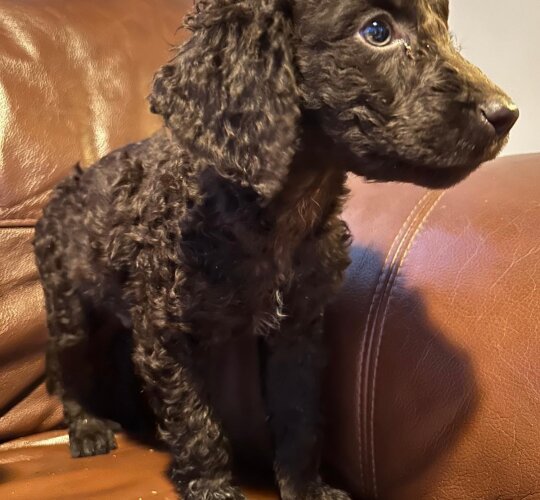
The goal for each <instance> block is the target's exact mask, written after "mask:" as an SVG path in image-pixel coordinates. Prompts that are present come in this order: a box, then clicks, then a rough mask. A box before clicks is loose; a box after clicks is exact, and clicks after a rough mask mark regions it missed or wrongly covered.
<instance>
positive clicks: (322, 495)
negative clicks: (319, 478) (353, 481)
mask: <svg viewBox="0 0 540 500" xmlns="http://www.w3.org/2000/svg"><path fill="white" fill-rule="evenodd" d="M306 500H351V497H350V496H349V495H348V494H347V493H345V492H344V491H341V490H338V489H335V488H331V487H330V486H328V485H326V484H320V485H317V486H315V487H314V488H313V490H312V491H310V492H309V494H308V496H307V497H306Z"/></svg>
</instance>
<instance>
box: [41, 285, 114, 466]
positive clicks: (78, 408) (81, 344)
mask: <svg viewBox="0 0 540 500" xmlns="http://www.w3.org/2000/svg"><path fill="white" fill-rule="evenodd" d="M50 287H51V283H48V282H47V281H46V282H45V302H46V307H47V323H48V327H49V335H50V336H49V341H48V346H47V387H48V390H49V392H51V393H53V394H56V395H57V396H59V397H60V398H61V400H62V403H63V407H64V419H65V422H66V424H67V425H68V429H69V445H70V450H71V455H72V456H73V457H75V458H77V457H87V456H92V455H102V454H105V453H108V452H109V451H110V450H112V449H114V448H116V440H115V437H114V432H113V429H112V423H111V422H109V421H107V420H103V419H100V418H98V417H96V416H94V415H92V414H91V413H90V412H88V411H87V410H86V409H85V408H83V406H82V405H81V400H82V399H84V397H85V396H88V395H89V394H90V393H91V389H92V384H93V370H92V367H91V364H90V362H89V359H88V343H89V328H88V323H87V317H86V314H85V308H84V305H83V303H82V301H81V299H80V297H79V296H78V294H77V293H76V292H75V291H73V290H71V289H69V288H66V289H65V290H59V289H56V290H51V289H50Z"/></svg>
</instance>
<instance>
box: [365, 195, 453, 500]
mask: <svg viewBox="0 0 540 500" xmlns="http://www.w3.org/2000/svg"><path fill="white" fill-rule="evenodd" d="M445 193H446V192H445V191H443V192H441V193H436V195H433V196H430V200H429V202H428V203H427V205H426V207H425V208H426V210H425V211H422V212H423V213H419V214H418V217H417V218H416V220H415V221H414V223H413V224H411V227H410V228H409V231H407V235H406V236H405V237H404V239H403V241H402V243H403V244H407V246H406V247H405V249H404V250H403V252H400V249H401V248H400V249H398V251H397V252H396V259H394V262H396V261H397V264H395V265H394V266H393V269H392V270H391V275H390V277H389V279H388V281H387V288H386V290H385V293H384V296H383V297H382V299H381V301H380V306H381V307H384V310H383V315H382V318H381V321H380V323H379V324H378V325H374V327H376V328H377V333H378V335H377V349H376V354H375V362H374V366H373V377H372V381H373V383H372V388H371V408H370V410H371V411H370V417H369V418H370V433H371V443H370V444H371V447H370V450H371V473H372V479H373V492H374V496H375V498H378V485H377V470H376V463H375V396H376V386H377V371H378V366H379V357H380V353H381V346H382V339H383V336H384V326H385V324H386V318H387V315H388V311H389V309H390V301H391V298H392V294H393V291H394V285H395V283H396V282H397V278H398V276H399V273H400V271H401V269H402V267H403V264H404V262H405V260H406V259H407V257H408V255H409V253H410V251H411V248H412V246H413V245H414V242H415V241H416V238H417V236H418V234H419V233H420V231H421V230H422V228H423V227H424V225H425V223H426V221H427V219H428V218H429V216H430V215H431V214H432V212H433V210H434V209H435V208H436V207H437V205H438V204H439V202H440V200H441V199H442V197H443V196H444V195H445ZM402 246H403V245H400V247H402ZM394 262H393V264H394ZM379 310H380V309H379Z"/></svg>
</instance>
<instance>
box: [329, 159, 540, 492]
mask: <svg viewBox="0 0 540 500" xmlns="http://www.w3.org/2000/svg"><path fill="white" fill-rule="evenodd" d="M350 185H351V188H352V198H351V200H350V202H349V204H348V207H347V212H346V219H347V221H348V222H349V225H350V227H351V230H352V232H353V234H354V244H353V248H352V255H353V264H352V266H351V267H350V269H349V272H348V276H347V280H346V283H345V286H344V287H343V290H342V292H341V295H340V297H339V299H338V300H337V301H336V303H335V304H334V305H333V306H332V307H331V309H330V311H329V314H328V317H327V331H328V346H329V349H330V353H331V354H330V366H329V371H328V385H327V394H326V407H327V412H328V443H327V454H326V456H327V459H328V461H329V462H330V463H331V464H332V465H333V467H334V468H335V469H336V470H337V471H338V472H339V474H340V476H341V478H342V479H343V480H344V481H345V483H346V484H347V485H348V486H349V488H350V489H351V490H352V491H355V492H356V493H357V494H363V495H365V497H366V498H385V499H399V500H407V499H411V500H413V499H414V500H417V499H421V498H426V499H428V498H436V499H437V500H446V499H448V500H455V499H472V498H478V499H480V498H486V499H487V498H522V497H523V498H524V497H526V496H527V495H531V494H533V493H534V494H540V434H539V432H538V423H539V422H540V363H539V361H538V360H539V359H540V288H539V286H540V155H529V156H519V157H510V158H504V159H500V160H497V161H495V162H493V163H491V164H488V165H485V166H484V167H482V168H481V169H480V170H479V171H478V172H477V173H475V174H473V175H472V176H471V177H470V178H469V179H467V180H466V181H465V182H463V183H461V184H460V185H458V186H456V187H455V188H453V189H450V190H448V191H426V190H424V189H421V188H417V187H414V186H404V185H391V184H384V185H372V184H366V183H364V182H362V181H361V180H360V179H351V183H350Z"/></svg>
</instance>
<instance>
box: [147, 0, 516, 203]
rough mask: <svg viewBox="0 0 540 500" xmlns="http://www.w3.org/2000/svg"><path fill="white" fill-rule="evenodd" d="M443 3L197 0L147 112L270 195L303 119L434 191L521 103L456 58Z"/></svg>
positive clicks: (478, 152)
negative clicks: (185, 32) (180, 43)
mask: <svg viewBox="0 0 540 500" xmlns="http://www.w3.org/2000/svg"><path fill="white" fill-rule="evenodd" d="M448 10H449V8H448V0H198V1H196V4H195V12H194V13H193V14H192V15H191V16H189V17H188V19H187V23H186V24H187V26H188V27H189V28H190V29H191V30H192V31H193V36H192V37H191V39H190V40H188V41H187V42H186V43H185V44H184V45H183V46H182V47H180V49H179V52H178V55H177V56H176V58H175V59H174V60H173V61H172V62H171V63H170V64H168V65H166V66H164V67H163V68H162V69H161V70H160V72H159V73H158V75H157V76H156V80H155V84H154V91H153V93H152V96H151V103H152V108H153V110H154V111H155V112H157V113H160V114H162V115H163V117H164V118H165V122H166V124H167V126H168V127H169V128H170V129H171V130H172V131H173V133H174V135H175V136H176V137H177V139H178V140H180V141H181V142H182V143H183V144H184V145H186V146H187V147H189V148H190V149H192V150H193V151H195V152H198V153H199V156H200V158H201V159H202V161H203V162H204V163H206V164H209V165H212V166H214V167H215V168H216V169H217V170H218V171H219V172H220V173H221V174H222V175H223V176H226V177H229V178H231V179H234V180H237V181H239V182H240V183H242V184H244V185H248V186H250V187H252V188H254V189H255V190H256V191H257V192H258V193H259V194H260V195H262V196H263V197H266V198H267V197H271V196H272V195H273V194H274V193H275V192H276V191H278V190H279V188H280V186H281V183H282V181H283V179H284V177H285V176H286V175H287V172H288V169H289V166H290V164H291V162H292V158H293V156H294V154H295V152H296V150H297V148H298V147H299V137H300V128H301V125H300V123H301V120H300V119H301V117H302V116H304V117H305V116H309V119H310V120H311V121H312V122H313V121H314V122H315V123H316V125H317V126H318V127H320V128H321V130H322V131H324V134H325V135H326V136H328V137H330V138H331V139H332V140H333V142H334V144H335V145H336V146H337V148H340V149H341V150H342V151H346V152H347V153H348V154H346V155H344V156H345V157H347V161H348V168H349V169H350V170H352V171H354V172H356V173H359V174H361V175H364V176H366V177H367V178H369V179H373V180H382V181H388V180H398V181H408V182H415V183H418V184H423V185H427V186H433V187H442V186H448V185H451V184H453V183H455V182H458V181H459V180H461V179H463V178H464V177H466V176H467V175H468V174H469V173H470V172H472V171H473V170H474V169H475V168H476V167H477V166H478V165H480V164H481V163H482V162H484V161H487V160H489V159H492V158H493V157H495V156H496V155H497V154H498V152H499V151H500V150H501V148H502V147H503V146H504V144H505V142H506V140H507V136H508V132H509V131H510V129H511V128H512V126H513V125H514V123H515V121H516V120H517V117H518V110H517V108H516V106H515V105H514V104H513V103H512V102H511V100H510V99H509V98H508V97H507V96H506V95H505V94H504V92H503V91H502V90H501V89H499V88H498V87H497V86H495V85H494V84H493V83H491V82H490V81H489V80H488V79H487V78H486V77H485V76H484V75H483V73H482V72H481V71H480V70H479V69H477V68H476V67H474V66H473V65H472V64H470V63H469V62H467V61H466V60H465V59H463V58H462V57H461V55H460V54H459V52H458V51H457V50H456V48H455V47H454V45H453V43H452V39H451V36H450V34H449V31H448Z"/></svg>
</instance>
